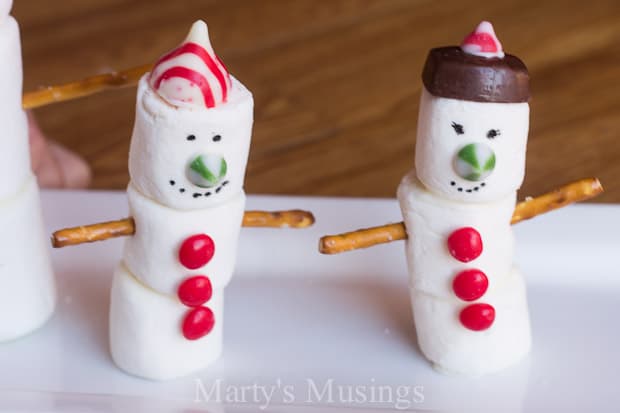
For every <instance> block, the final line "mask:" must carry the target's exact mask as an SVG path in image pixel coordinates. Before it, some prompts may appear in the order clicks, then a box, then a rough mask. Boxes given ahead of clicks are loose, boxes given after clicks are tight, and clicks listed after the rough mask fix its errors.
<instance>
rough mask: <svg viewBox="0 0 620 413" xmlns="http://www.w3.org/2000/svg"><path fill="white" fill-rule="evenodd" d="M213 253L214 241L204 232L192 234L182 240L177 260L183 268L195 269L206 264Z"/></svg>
mask: <svg viewBox="0 0 620 413" xmlns="http://www.w3.org/2000/svg"><path fill="white" fill-rule="evenodd" d="M214 253H215V243H214V242H213V240H212V239H211V237H210V236H208V235H206V234H198V235H193V236H191V237H189V238H188V239H186V240H185V241H183V244H181V249H180V250H179V261H181V264H183V266H184V267H185V268H189V269H190V270H195V269H197V268H200V267H202V266H204V265H206V264H207V263H208V262H209V261H211V258H213V254H214Z"/></svg>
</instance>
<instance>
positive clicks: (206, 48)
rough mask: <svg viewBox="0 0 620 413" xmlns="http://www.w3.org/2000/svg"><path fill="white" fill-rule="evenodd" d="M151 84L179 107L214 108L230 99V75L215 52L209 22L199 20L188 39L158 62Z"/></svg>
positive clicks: (154, 68)
mask: <svg viewBox="0 0 620 413" xmlns="http://www.w3.org/2000/svg"><path fill="white" fill-rule="evenodd" d="M149 84H150V85H151V87H152V88H153V90H155V91H156V92H157V94H158V95H159V96H160V97H161V98H162V99H164V100H165V101H166V102H168V103H169V104H171V105H173V106H176V107H183V108H190V109H191V108H196V109H201V108H214V107H216V106H219V105H221V104H224V103H226V102H227V101H228V96H229V94H230V89H231V87H232V82H231V79H230V75H229V74H228V70H227V69H226V67H225V66H224V63H222V61H221V60H220V59H219V58H218V57H217V55H216V54H215V52H214V51H213V47H212V46H211V40H210V39H209V30H208V28H207V24H206V23H205V22H203V21H202V20H198V21H197V22H195V23H194V24H193V26H192V28H191V29H190V32H189V34H188V35H187V38H186V39H185V41H184V42H183V43H182V44H181V45H180V46H179V47H177V48H176V49H174V50H172V51H171V52H170V53H168V54H166V55H164V56H162V57H161V58H160V59H159V60H158V61H157V63H155V66H153V70H152V71H151V74H150V77H149Z"/></svg>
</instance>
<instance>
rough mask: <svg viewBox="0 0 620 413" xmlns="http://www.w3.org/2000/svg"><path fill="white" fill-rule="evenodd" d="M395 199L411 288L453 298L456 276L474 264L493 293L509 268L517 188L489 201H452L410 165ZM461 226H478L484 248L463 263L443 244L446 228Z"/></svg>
mask: <svg viewBox="0 0 620 413" xmlns="http://www.w3.org/2000/svg"><path fill="white" fill-rule="evenodd" d="M398 199H399V202H400V207H401V211H402V213H403V217H404V219H405V226H406V228H407V232H408V240H407V243H406V255H407V263H408V267H409V275H410V286H411V287H412V288H414V289H416V290H418V291H420V292H424V293H426V294H429V295H432V296H435V297H441V298H452V297H454V293H453V292H452V281H453V279H454V277H455V276H456V275H457V274H458V273H459V272H461V271H463V270H464V269H467V268H475V269H479V270H481V271H482V272H484V273H485V274H486V276H487V277H488V279H489V290H488V293H491V292H492V291H493V290H494V289H495V288H496V287H497V282H496V281H500V280H501V279H502V278H505V277H507V276H508V275H509V274H510V273H511V271H512V266H513V264H512V261H513V254H514V236H513V233H512V228H511V225H510V220H511V217H512V213H513V211H514V206H515V199H516V194H515V193H512V194H510V195H509V196H506V197H504V198H503V199H501V200H499V201H495V202H489V203H464V202H454V201H451V200H447V199H445V198H442V197H440V196H437V195H435V194H434V193H432V192H430V191H428V190H427V189H426V188H424V187H423V186H422V184H421V183H420V181H419V180H418V179H417V178H416V176H415V172H414V171H412V172H411V173H410V174H409V175H406V176H405V177H404V178H403V180H402V182H401V184H400V186H399V187H398ZM462 227H473V228H474V229H476V230H477V231H478V232H479V233H480V236H481V238H482V244H483V251H482V254H481V255H480V256H479V257H478V258H476V259H475V260H473V261H470V262H469V263H466V264H465V263H462V262H460V261H457V260H456V259H455V258H454V257H452V255H450V253H449V250H448V244H447V240H448V237H449V236H450V234H451V233H452V232H454V231H455V230H457V229H459V228H462ZM488 293H487V294H488Z"/></svg>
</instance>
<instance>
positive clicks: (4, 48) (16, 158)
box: [0, 4, 31, 199]
mask: <svg viewBox="0 0 620 413" xmlns="http://www.w3.org/2000/svg"><path fill="white" fill-rule="evenodd" d="M5 5H6V4H2V6H5ZM0 61H1V62H2V64H1V65H0V125H2V133H1V134H0V146H1V147H2V150H1V151H0V176H2V177H3V180H2V185H0V199H5V198H9V197H13V196H15V194H16V193H17V192H18V191H19V190H20V189H21V188H23V186H24V185H25V183H26V182H27V181H28V179H29V178H30V175H31V170H30V153H29V151H28V123H27V121H26V114H25V113H24V111H23V110H22V106H21V104H22V59H21V44H20V36H19V27H18V25H17V22H16V21H15V19H14V18H13V17H11V16H8V17H7V18H5V19H3V20H0Z"/></svg>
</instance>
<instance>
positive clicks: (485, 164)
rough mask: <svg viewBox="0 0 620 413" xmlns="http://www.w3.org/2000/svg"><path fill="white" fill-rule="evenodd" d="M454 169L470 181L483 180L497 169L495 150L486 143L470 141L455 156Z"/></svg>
mask: <svg viewBox="0 0 620 413" xmlns="http://www.w3.org/2000/svg"><path fill="white" fill-rule="evenodd" d="M453 167H454V171H455V172H456V174H457V175H458V176H460V177H461V178H463V179H467V180H468V181H474V182H478V181H482V180H484V179H485V178H487V177H488V176H489V175H491V173H492V172H493V170H494V169H495V152H493V149H491V148H490V147H489V146H487V145H485V144H484V143H470V144H469V145H465V146H464V147H463V148H461V150H459V151H458V153H457V154H456V156H455V157H454V165H453Z"/></svg>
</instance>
